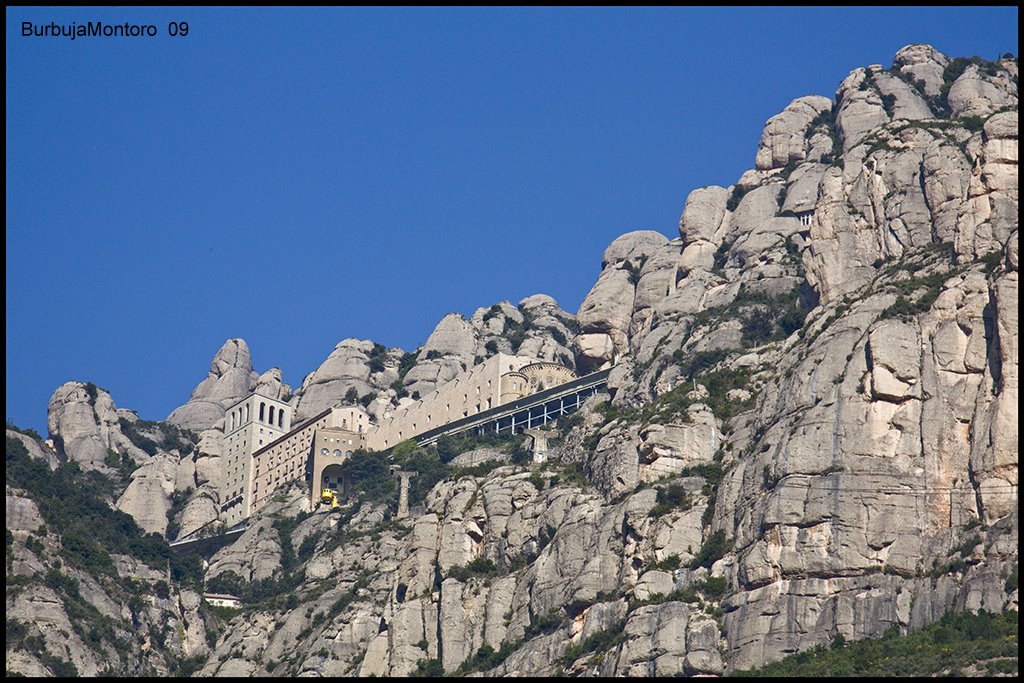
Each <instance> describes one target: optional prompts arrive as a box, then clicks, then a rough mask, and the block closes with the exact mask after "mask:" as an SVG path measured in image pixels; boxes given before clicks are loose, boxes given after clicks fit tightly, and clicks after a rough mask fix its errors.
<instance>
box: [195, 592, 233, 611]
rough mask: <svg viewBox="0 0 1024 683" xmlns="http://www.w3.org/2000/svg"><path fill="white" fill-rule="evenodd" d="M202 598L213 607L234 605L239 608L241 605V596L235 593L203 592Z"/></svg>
mask: <svg viewBox="0 0 1024 683" xmlns="http://www.w3.org/2000/svg"><path fill="white" fill-rule="evenodd" d="M203 600H206V602H208V603H210V604H211V605H213V606H214V607H234V608H239V607H241V606H242V600H241V598H239V597H237V596H235V595H228V594H226V593H204V594H203Z"/></svg>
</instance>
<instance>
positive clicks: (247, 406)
mask: <svg viewBox="0 0 1024 683" xmlns="http://www.w3.org/2000/svg"><path fill="white" fill-rule="evenodd" d="M248 421H249V404H248V403H246V404H245V419H244V420H242V424H245V423H246V422H248Z"/></svg>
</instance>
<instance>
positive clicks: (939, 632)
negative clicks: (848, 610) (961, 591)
mask: <svg viewBox="0 0 1024 683" xmlns="http://www.w3.org/2000/svg"><path fill="white" fill-rule="evenodd" d="M1017 632H1018V621H1017V613H1016V612H1003V613H1002V614H990V613H988V612H984V611H983V612H979V613H978V614H972V613H970V612H964V613H959V614H954V613H952V612H950V613H947V614H946V615H945V616H943V617H942V618H941V619H940V620H939V621H938V622H936V623H934V624H932V625H930V626H927V627H925V628H924V629H922V630H920V631H918V632H917V633H911V634H909V635H901V634H900V630H899V627H896V626H893V627H891V628H890V629H889V630H887V631H886V632H885V633H884V634H883V635H882V636H881V637H880V638H873V639H865V640H860V641H856V642H844V641H843V640H841V639H840V638H839V637H838V635H837V637H836V638H835V639H833V641H832V642H833V644H834V645H835V647H834V648H832V649H829V648H827V647H826V646H825V645H824V644H822V645H817V646H815V647H813V648H811V649H809V650H806V651H804V652H801V653H799V654H795V655H790V656H789V657H786V658H785V659H782V660H779V661H777V662H773V663H771V664H768V665H766V666H764V667H762V668H760V669H751V670H746V671H736V672H734V674H733V675H735V676H744V677H750V676H770V677H793V676H801V677H831V676H853V675H856V676H858V677H861V678H873V677H888V676H915V677H930V676H936V675H949V674H950V672H955V671H957V670H962V669H967V668H968V667H970V666H972V665H974V664H976V663H978V662H983V661H985V660H992V659H996V658H1000V661H1008V660H1005V659H1002V658H1011V659H1010V660H1009V661H1012V662H1013V664H1012V666H1011V665H1010V664H999V665H998V668H1000V669H1004V668H1005V669H1007V671H1006V672H1007V673H1012V672H1015V671H1016V662H1017V654H1018V653H1017V635H1018V633H1017Z"/></svg>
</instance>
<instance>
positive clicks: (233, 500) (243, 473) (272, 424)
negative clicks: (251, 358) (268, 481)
mask: <svg viewBox="0 0 1024 683" xmlns="http://www.w3.org/2000/svg"><path fill="white" fill-rule="evenodd" d="M291 426H292V407H291V406H289V405H288V404H287V403H284V402H283V401H278V400H276V399H272V398H269V397H267V396H262V395H260V394H250V395H249V396H247V397H245V398H244V399H242V400H241V401H239V402H238V403H236V404H235V405H233V406H231V407H230V408H229V409H228V411H227V413H225V415H224V456H223V457H224V469H223V473H222V476H221V496H220V500H221V506H220V511H221V516H222V517H223V519H224V522H225V523H226V524H227V525H228V526H234V525H235V524H238V523H239V522H241V521H242V520H245V519H248V518H249V515H251V514H252V505H251V503H252V483H253V482H252V459H253V458H252V455H253V453H255V452H256V451H258V450H259V449H261V448H263V447H264V446H266V445H269V444H270V443H272V442H274V441H277V440H278V439H280V438H281V437H282V436H284V435H285V434H287V433H288V432H289V430H290V429H291Z"/></svg>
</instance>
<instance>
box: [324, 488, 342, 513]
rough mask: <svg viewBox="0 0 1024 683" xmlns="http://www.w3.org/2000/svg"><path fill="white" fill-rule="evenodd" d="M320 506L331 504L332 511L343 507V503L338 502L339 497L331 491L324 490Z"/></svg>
mask: <svg viewBox="0 0 1024 683" xmlns="http://www.w3.org/2000/svg"><path fill="white" fill-rule="evenodd" d="M320 504H321V505H328V504H329V505H330V506H331V509H332V510H337V509H338V508H339V507H340V506H341V503H340V502H339V501H338V495H337V494H336V493H335V492H334V491H332V490H331V489H324V490H323V491H322V492H321V493H320Z"/></svg>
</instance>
